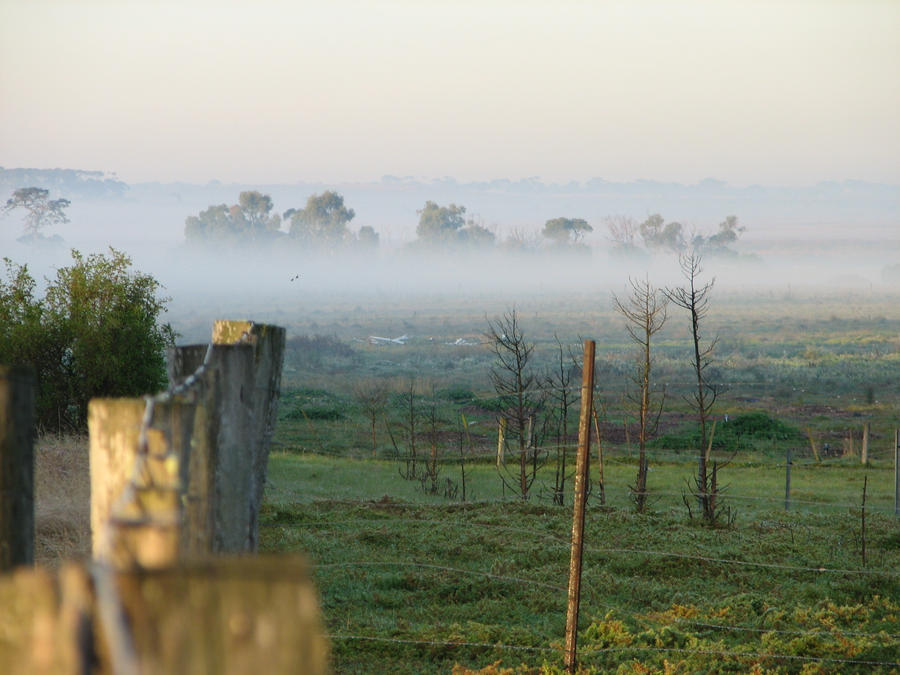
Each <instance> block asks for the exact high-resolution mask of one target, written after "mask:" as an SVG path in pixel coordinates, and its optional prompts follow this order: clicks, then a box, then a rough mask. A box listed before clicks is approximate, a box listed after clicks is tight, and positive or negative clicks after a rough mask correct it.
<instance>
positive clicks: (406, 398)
mask: <svg viewBox="0 0 900 675" xmlns="http://www.w3.org/2000/svg"><path fill="white" fill-rule="evenodd" d="M399 398H400V406H401V410H402V412H401V415H402V417H401V421H400V427H401V428H402V430H403V433H404V436H405V437H406V443H407V452H406V454H405V456H401V458H400V460H401V462H402V463H403V466H401V467H400V475H401V476H403V478H405V479H406V480H414V479H416V478H417V477H418V466H417V464H418V451H417V448H416V440H417V437H418V433H419V429H418V427H419V418H420V416H421V411H420V410H419V405H418V403H419V402H418V396H417V393H416V378H414V377H410V378H409V379H408V380H406V381H405V382H403V387H402V389H401V391H400V394H399ZM388 433H389V434H390V437H391V442H392V443H393V444H394V447H395V449H396V450H397V452H398V454H401V453H400V449H399V447H397V443H396V440H395V437H394V434H393V432H391V430H390V427H388Z"/></svg>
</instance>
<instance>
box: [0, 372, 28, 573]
mask: <svg viewBox="0 0 900 675" xmlns="http://www.w3.org/2000/svg"><path fill="white" fill-rule="evenodd" d="M34 396H35V394H34V376H33V374H32V372H31V371H30V370H29V369H27V368H25V367H22V366H0V572H2V571H5V570H8V569H11V568H13V567H15V566H17V565H30V564H32V563H33V562H34V432H33V429H34Z"/></svg>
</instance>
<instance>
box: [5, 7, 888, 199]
mask: <svg viewBox="0 0 900 675" xmlns="http://www.w3.org/2000/svg"><path fill="white" fill-rule="evenodd" d="M898 71H900V1H897V0H885V1H868V2H867V1H865V0H862V1H855V2H854V1H851V0H846V1H841V2H836V1H829V0H812V1H809V2H806V1H803V2H800V1H793V2H792V1H791V0H780V1H777V2H731V1H728V0H714V1H711V2H694V1H687V0H682V1H680V2H679V1H675V0H670V1H659V2H650V1H643V0H636V1H629V2H603V1H602V0H593V1H575V0H556V1H554V2H550V1H546V2H528V1H523V0H495V1H491V0H480V1H478V0H457V1H455V2H443V1H441V2H439V1H437V0H431V1H429V0H415V1H412V0H410V1H394V2H392V1H390V0H382V1H379V2H353V1H350V0H332V1H330V2H325V1H321V2H288V1H285V2H275V1H266V0H263V1H260V2H249V1H248V2H228V1H226V0H214V1H210V2H205V1H204V2H201V1H193V0H180V1H179V2H133V1H128V0H117V1H113V0H109V1H106V2H101V1H78V0H67V1H64V2H51V1H46V0H44V1H41V0H29V1H26V0H0V165H2V166H5V167H7V168H10V167H39V168H51V167H65V168H82V169H100V170H105V171H115V172H118V174H119V176H120V177H122V178H123V179H125V180H127V181H129V182H136V181H143V180H162V181H170V180H187V181H192V182H206V181H207V180H210V179H213V178H216V179H219V180H223V181H236V182H242V183H286V182H295V181H301V180H303V181H309V180H322V181H347V180H369V179H377V178H379V177H381V176H382V175H384V174H393V175H416V176H426V177H439V176H454V177H456V178H458V179H462V180H481V179H488V178H499V177H508V178H521V177H526V176H540V177H542V178H544V179H545V180H570V179H571V180H584V179H587V178H590V177H594V176H597V177H603V178H606V179H609V180H632V179H635V178H650V179H657V180H672V181H679V182H684V183H692V182H696V181H698V180H700V179H702V178H704V177H707V176H712V177H716V178H719V179H722V180H726V181H729V182H731V183H734V184H738V185H742V184H749V183H764V184H788V185H802V184H809V183H814V182H817V181H819V180H832V179H833V180H840V179H845V178H857V179H863V180H870V181H879V182H888V183H900V159H898V158H900V76H898Z"/></svg>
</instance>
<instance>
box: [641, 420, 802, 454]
mask: <svg viewBox="0 0 900 675" xmlns="http://www.w3.org/2000/svg"><path fill="white" fill-rule="evenodd" d="M802 439H803V434H802V433H801V431H800V430H799V429H796V428H795V427H792V426H790V425H789V424H785V423H784V422H782V421H781V420H777V419H775V418H773V417H770V416H769V415H767V414H766V413H764V412H751V413H746V414H743V415H736V416H735V417H733V418H732V419H730V420H729V421H728V422H722V421H720V422H719V424H717V425H716V431H715V435H714V436H713V447H715V448H726V449H730V450H734V449H739V450H747V449H752V448H753V444H754V442H755V441H771V440H779V441H799V440H802ZM649 445H650V447H654V448H666V449H668V450H696V449H697V448H699V447H700V429H699V427H698V426H697V425H695V424H691V425H688V426H685V427H682V428H680V429H678V430H677V431H674V432H671V433H668V434H663V435H662V436H660V437H659V438H656V439H654V440H652V441H651V442H650V443H649Z"/></svg>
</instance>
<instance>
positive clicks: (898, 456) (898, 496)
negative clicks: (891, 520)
mask: <svg viewBox="0 0 900 675" xmlns="http://www.w3.org/2000/svg"><path fill="white" fill-rule="evenodd" d="M894 515H895V516H900V429H894Z"/></svg>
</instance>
